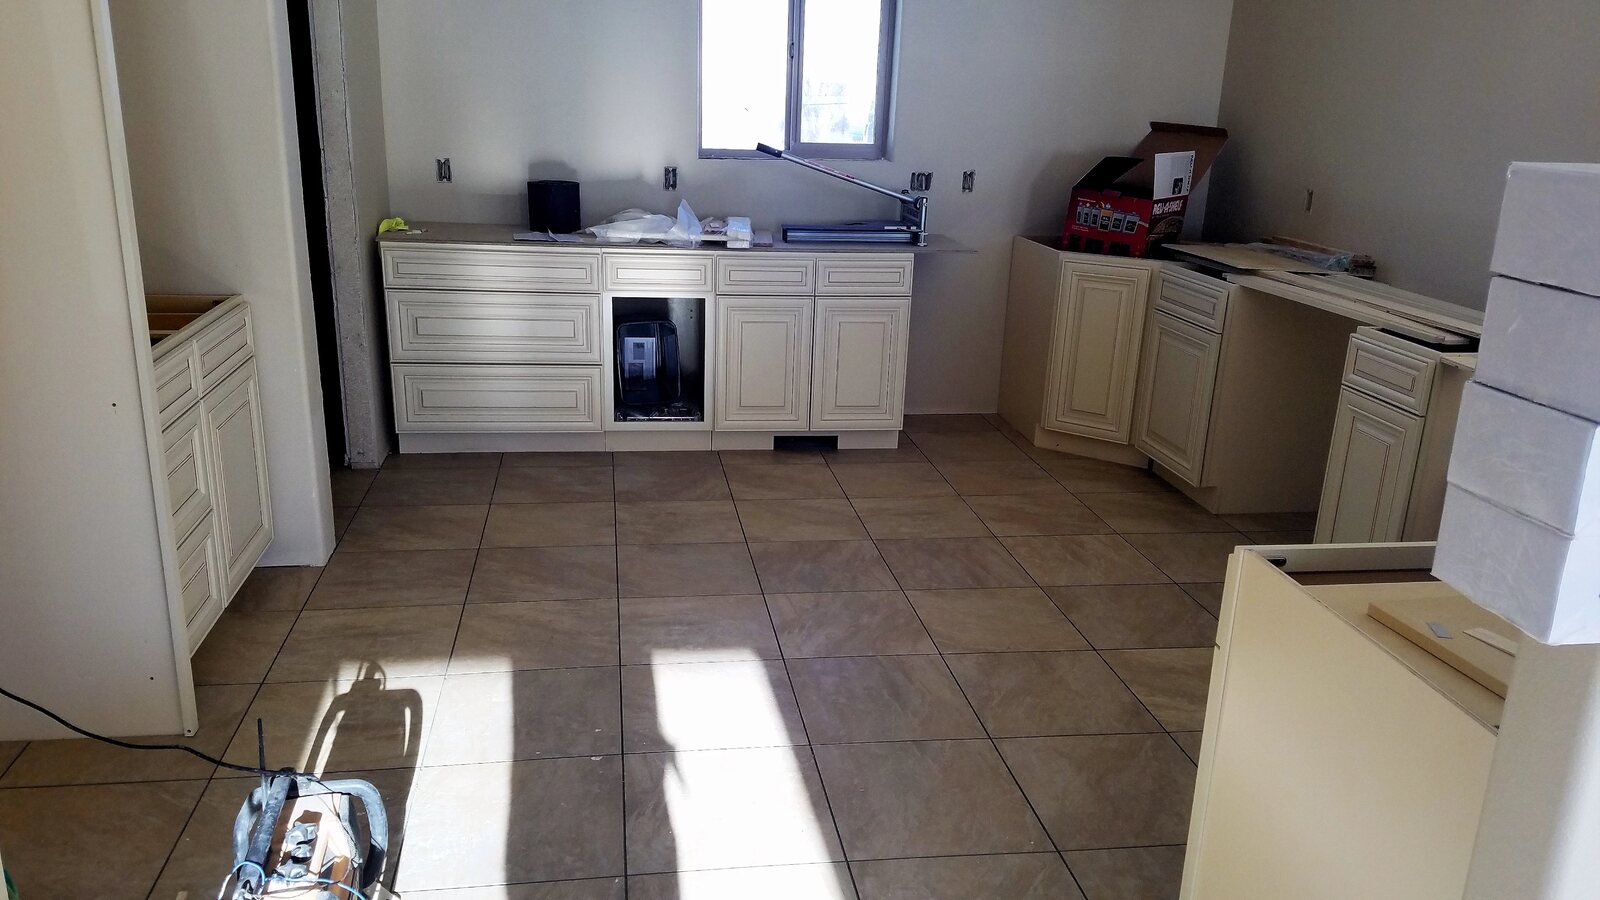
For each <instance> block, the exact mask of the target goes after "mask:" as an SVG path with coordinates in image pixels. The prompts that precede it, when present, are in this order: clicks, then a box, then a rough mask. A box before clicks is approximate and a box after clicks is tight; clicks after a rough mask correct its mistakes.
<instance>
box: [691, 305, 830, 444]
mask: <svg viewBox="0 0 1600 900" xmlns="http://www.w3.org/2000/svg"><path fill="white" fill-rule="evenodd" d="M814 302H815V301H813V300H812V299H811V298H810V297H718V298H717V358H718V360H720V362H721V365H720V366H719V367H718V369H717V389H716V417H715V425H716V427H717V428H718V429H721V430H724V431H785V430H799V431H805V430H807V429H809V428H810V427H811V346H812V322H811V318H812V317H811V310H812V306H813V305H814Z"/></svg>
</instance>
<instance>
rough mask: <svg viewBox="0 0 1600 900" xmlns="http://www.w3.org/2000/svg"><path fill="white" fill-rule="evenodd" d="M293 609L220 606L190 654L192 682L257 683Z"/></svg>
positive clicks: (269, 664) (274, 655)
mask: <svg viewBox="0 0 1600 900" xmlns="http://www.w3.org/2000/svg"><path fill="white" fill-rule="evenodd" d="M297 615H298V614H297V613H292V612H249V611H248V610H238V609H228V610H224V611H223V613H222V617H221V618H220V619H218V620H217V624H216V625H214V626H212V628H211V633H210V634H208V635H206V639H205V640H204V641H201V642H200V649H199V650H197V651H195V654H194V656H192V657H190V660H189V663H190V666H191V667H192V668H193V670H194V683H195V684H260V683H261V681H262V679H264V678H266V677H267V670H268V669H270V668H272V661H273V660H274V659H276V658H277V656H278V648H280V647H282V646H283V641H284V639H285V638H287V637H288V636H289V629H291V628H293V627H294V620H295V617H296V616H297Z"/></svg>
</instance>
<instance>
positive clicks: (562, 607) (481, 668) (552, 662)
mask: <svg viewBox="0 0 1600 900" xmlns="http://www.w3.org/2000/svg"><path fill="white" fill-rule="evenodd" d="M618 653H619V651H618V647H617V601H616V600H564V601H562V602H559V603H547V602H531V603H481V604H470V603H469V604H467V607H466V612H465V613H464V614H463V615H462V617H461V631H460V633H459V634H458V635H457V636H456V647H455V652H454V654H453V655H452V656H451V657H450V674H452V675H456V674H464V673H472V672H510V671H514V670H517V669H564V668H571V667H574V666H612V665H616V664H617V659H618Z"/></svg>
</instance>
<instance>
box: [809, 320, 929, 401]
mask: <svg viewBox="0 0 1600 900" xmlns="http://www.w3.org/2000/svg"><path fill="white" fill-rule="evenodd" d="M910 319H911V301H909V300H904V299H900V300H891V299H888V298H882V299H877V298H872V299H868V298H854V299H844V298H831V297H828V298H822V297H819V298H818V299H817V314H816V322H817V324H816V349H815V352H814V358H815V360H816V363H815V368H814V370H813V373H812V377H811V427H812V428H813V429H815V430H817V431H848V430H873V431H882V430H889V429H898V428H899V427H900V425H901V423H902V422H903V421H904V418H905V416H904V413H905V392H906V383H905V377H906V337H907V330H908V325H909V324H910Z"/></svg>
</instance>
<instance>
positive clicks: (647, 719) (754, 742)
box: [622, 660, 806, 753]
mask: <svg viewBox="0 0 1600 900" xmlns="http://www.w3.org/2000/svg"><path fill="white" fill-rule="evenodd" d="M622 735H623V737H622V740H623V748H624V749H625V750H626V751H627V752H628V753H654V752H658V751H662V750H730V749H735V748H740V747H787V746H792V745H797V744H805V743H806V730H805V727H804V726H803V725H801V724H800V711H799V710H798V709H797V708H796V707H795V698H794V691H793V690H792V689H791V688H790V686H789V676H788V675H786V674H785V673H784V664H783V663H782V662H780V661H774V660H755V661H748V662H716V663H678V664H675V665H660V666H623V667H622Z"/></svg>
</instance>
